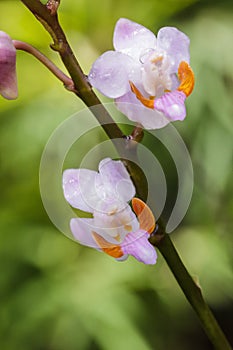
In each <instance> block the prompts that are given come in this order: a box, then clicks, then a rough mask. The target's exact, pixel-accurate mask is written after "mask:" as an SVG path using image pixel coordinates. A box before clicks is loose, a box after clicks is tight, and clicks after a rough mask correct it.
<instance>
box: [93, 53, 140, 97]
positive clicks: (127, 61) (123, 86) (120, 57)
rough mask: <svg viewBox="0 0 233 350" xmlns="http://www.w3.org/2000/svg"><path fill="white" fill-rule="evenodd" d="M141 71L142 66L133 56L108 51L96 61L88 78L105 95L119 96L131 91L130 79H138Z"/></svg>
mask: <svg viewBox="0 0 233 350" xmlns="http://www.w3.org/2000/svg"><path fill="white" fill-rule="evenodd" d="M139 73H140V66H139V65H138V66H137V64H136V63H135V62H134V60H133V59H132V58H131V57H129V56H127V55H125V54H123V53H121V52H115V51H107V52H105V53H104V54H103V55H101V56H100V57H99V58H98V59H97V60H96V61H95V62H94V64H93V66H92V68H91V71H90V73H89V76H88V80H89V82H90V83H91V85H92V86H93V87H94V88H96V89H98V90H99V91H100V92H101V93H102V94H103V95H105V96H107V97H110V98H117V97H119V96H122V95H124V94H125V93H126V92H127V91H129V89H130V86H129V79H131V80H134V81H135V80H138V79H139V78H138V75H139Z"/></svg>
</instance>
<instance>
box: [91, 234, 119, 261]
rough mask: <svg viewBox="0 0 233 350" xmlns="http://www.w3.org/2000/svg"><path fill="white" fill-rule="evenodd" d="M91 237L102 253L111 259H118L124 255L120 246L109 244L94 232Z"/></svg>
mask: <svg viewBox="0 0 233 350" xmlns="http://www.w3.org/2000/svg"><path fill="white" fill-rule="evenodd" d="M92 236H93V238H94V240H95V241H96V243H97V244H98V246H99V247H100V249H101V250H102V251H103V252H104V253H106V254H108V255H110V256H112V257H113V258H120V257H122V256H123V255H124V253H123V252H122V250H121V246H120V245H115V244H112V243H109V242H108V241H106V239H104V238H103V237H102V236H100V235H99V234H98V233H96V232H92Z"/></svg>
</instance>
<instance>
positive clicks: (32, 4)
mask: <svg viewBox="0 0 233 350" xmlns="http://www.w3.org/2000/svg"><path fill="white" fill-rule="evenodd" d="M21 1H22V3H23V4H24V5H25V6H26V7H27V8H28V9H29V10H30V11H31V12H32V13H33V14H34V15H35V16H36V18H37V19H38V20H39V21H40V22H41V23H42V25H43V26H44V27H45V29H46V30H47V31H48V32H49V33H50V35H51V37H52V39H53V41H54V43H53V44H52V45H51V47H52V48H53V49H54V50H56V51H58V52H59V54H60V57H61V59H62V61H63V63H64V65H65V67H66V68H67V70H68V72H69V74H70V76H71V79H72V81H73V82H74V89H75V93H76V95H77V96H78V97H79V98H81V100H82V101H83V102H84V103H85V104H86V106H87V107H92V106H95V105H99V106H100V108H98V109H96V110H93V111H92V112H93V113H94V115H95V117H96V118H97V120H98V121H99V123H100V124H101V125H102V127H103V128H104V130H105V132H106V133H107V135H108V136H109V138H110V139H112V140H113V139H114V138H123V137H124V134H123V133H122V131H121V130H120V128H119V127H118V125H116V124H115V122H114V120H113V119H112V117H111V115H110V114H109V113H108V112H107V111H106V109H105V108H104V106H103V105H102V104H101V101H100V100H99V99H98V97H97V96H96V95H95V93H94V92H93V90H92V88H91V86H90V85H89V83H88V81H87V78H86V76H85V74H84V73H83V71H82V69H81V67H80V65H79V63H78V61H77V59H76V58H75V56H74V54H73V52H72V50H71V48H70V46H69V44H68V42H67V40H66V37H65V34H64V32H63V30H62V28H61V26H60V24H59V21H58V16H57V13H56V12H55V13H53V14H51V11H50V10H49V9H48V7H47V6H46V5H43V4H42V3H41V2H40V1H38V0H21ZM137 131H138V132H139V135H140V134H141V130H140V128H139V129H136V130H135V133H137ZM129 142H131V140H129ZM118 151H119V153H120V155H121V156H122V155H124V154H126V153H127V152H126V151H125V149H118ZM125 152H126V153H125ZM135 156H136V152H135ZM123 158H124V157H123ZM127 167H128V169H129V171H130V174H131V177H132V179H133V181H134V183H135V185H136V189H138V188H142V187H144V186H142V185H141V184H139V182H140V180H141V175H138V169H135V167H133V166H131V168H130V166H128V164H127ZM141 191H142V192H141V194H139V193H138V194H139V196H141V195H142V199H143V198H144V196H145V188H143V189H142V190H141ZM150 242H151V243H152V244H153V245H155V246H157V248H158V249H159V250H160V252H161V254H162V255H163V256H164V258H165V260H166V262H167V264H168V266H169V268H170V269H171V271H172V273H173V274H174V276H175V278H176V280H177V282H178V284H179V286H180V287H181V289H182V291H183V292H184V294H185V296H186V298H187V300H188V301H189V303H190V305H191V306H192V308H193V309H194V311H195V312H196V314H197V316H198V318H199V319H200V321H201V324H202V327H203V329H204V330H205V332H206V334H207V336H208V338H209V339H210V341H211V342H212V344H213V346H214V348H215V349H216V350H230V349H231V346H230V344H229V343H228V341H227V339H226V337H225V335H224V334H223V332H222V330H221V328H220V327H219V325H218V323H217V321H216V320H215V318H214V316H213V314H212V312H211V310H210V309H209V307H208V305H207V304H206V302H205V300H204V299H203V297H202V294H201V291H200V288H199V287H198V286H197V285H196V284H195V282H194V281H193V279H192V278H191V276H190V274H189V273H188V271H187V269H186V268H185V266H184V264H183V262H182V261H181V259H180V257H179V255H178V253H177V251H176V249H175V247H174V245H173V243H172V241H171V239H170V237H169V236H168V235H167V234H166V233H165V230H164V229H163V226H162V225H160V224H159V230H158V231H157V232H156V234H155V235H152V236H151V238H150Z"/></svg>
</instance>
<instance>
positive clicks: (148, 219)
mask: <svg viewBox="0 0 233 350" xmlns="http://www.w3.org/2000/svg"><path fill="white" fill-rule="evenodd" d="M132 207H133V210H134V212H135V214H136V215H137V217H138V221H139V224H140V228H141V229H142V230H144V231H146V232H148V233H152V232H153V231H154V228H155V223H156V222H155V217H154V215H153V213H152V211H151V210H150V208H149V207H148V206H147V205H146V203H144V202H143V201H142V200H141V199H139V198H133V199H132Z"/></svg>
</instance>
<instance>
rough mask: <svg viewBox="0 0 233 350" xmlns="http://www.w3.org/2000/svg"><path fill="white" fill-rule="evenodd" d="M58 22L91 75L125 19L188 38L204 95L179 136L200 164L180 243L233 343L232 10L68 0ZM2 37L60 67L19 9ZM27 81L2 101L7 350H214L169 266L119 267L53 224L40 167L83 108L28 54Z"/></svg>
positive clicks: (205, 4)
mask: <svg viewBox="0 0 233 350" xmlns="http://www.w3.org/2000/svg"><path fill="white" fill-rule="evenodd" d="M59 11H60V19H61V23H62V24H63V26H64V28H65V30H66V33H67V36H68V38H69V40H70V42H71V44H72V47H73V49H74V51H75V53H76V54H77V57H78V59H79V60H80V63H81V65H82V67H83V69H84V71H85V72H88V70H89V68H90V66H91V63H92V62H93V61H94V60H95V59H96V58H97V57H98V55H99V54H100V53H102V52H103V51H105V50H108V49H111V47H112V32H113V28H114V25H115V22H116V21H117V19H118V18H119V17H127V18H129V19H131V20H134V21H136V22H139V23H141V24H143V25H145V26H147V27H149V28H150V29H151V30H153V31H154V32H156V31H157V30H158V28H160V27H161V26H166V25H174V26H177V27H178V28H179V29H181V30H183V31H184V32H185V33H186V34H187V35H188V36H189V37H190V39H191V63H192V67H193V69H194V71H195V75H196V86H195V91H194V93H193V94H192V96H191V97H190V98H189V100H188V107H187V108H188V117H187V119H186V121H185V122H184V123H176V124H175V126H176V127H177V129H178V130H179V132H180V133H181V135H182V137H183V138H184V140H185V142H186V144H187V146H188V148H189V151H190V154H191V157H192V160H193V165H194V172H195V189H194V195H193V200H192V203H191V205H190V208H189V211H188V213H187V215H186V217H185V220H184V221H183V223H182V225H181V226H180V227H179V228H178V229H177V230H176V231H175V232H174V233H173V235H172V239H173V240H174V241H175V244H176V246H177V247H178V250H179V252H180V254H181V256H182V257H183V260H184V262H185V263H186V264H187V266H188V268H189V269H190V271H191V273H192V274H193V275H194V278H196V279H197V280H198V281H199V283H200V285H201V286H202V288H203V291H204V294H205V295H206V298H207V301H208V302H209V304H210V305H211V307H212V308H213V309H214V311H215V312H216V315H217V319H219V321H220V324H221V325H222V326H223V328H224V330H225V331H226V333H228V335H229V336H230V333H231V332H230V329H231V328H230V321H231V320H230V310H232V295H233V274H232V264H233V260H232V213H233V197H232V193H233V185H232V155H233V143H232V139H233V137H232V136H233V123H232V117H233V115H232V111H233V99H232V96H233V60H232V55H233V41H232V32H233V6H232V2H230V1H229V2H228V1H222V2H221V3H219V2H217V1H211V2H210V1H202V2H199V1H195V0H177V1H175V0H164V1H162V2H161V1H159V0H156V1H155V0H153V1H151V0H150V1H147V2H144V1H139V0H134V1H132V0H127V1H125V0H124V1H123V0H119V1H118V2H116V1H112V0H102V1H101V2H94V1H90V0H77V1H72V0H62V1H61V6H60V10H59ZM0 30H3V31H6V32H8V33H9V34H10V35H11V36H12V38H14V39H18V40H24V41H28V42H29V43H31V44H33V45H34V46H36V47H37V48H39V49H40V50H41V51H43V52H44V53H45V54H47V55H48V56H49V57H50V58H51V59H53V60H54V61H55V62H56V63H57V64H58V65H59V66H60V67H61V68H62V65H61V63H60V61H59V58H58V57H57V54H56V53H55V52H53V51H51V50H50V49H49V43H50V38H49V37H48V34H47V33H46V32H45V31H44V30H43V28H42V27H41V25H40V24H39V23H38V22H37V21H36V20H35V19H34V18H33V16H32V15H31V14H30V13H29V11H28V10H27V9H26V8H25V7H24V6H23V5H22V3H21V2H20V1H4V0H1V2H0ZM17 71H18V81H19V94H20V96H19V99H17V100H16V101H11V102H10V101H5V100H3V99H2V98H1V99H0V150H1V153H0V157H1V158H0V166H1V172H0V177H1V197H0V198H1V203H0V206H1V207H0V264H1V274H0V295H1V298H0V310H1V311H0V347H1V349H3V350H16V349H17V350H39V349H40V350H42V349H43V350H64V349H67V350H76V349H77V350H92V349H93V350H94V349H104V350H117V349H127V350H131V349H132V350H133V349H138V350H149V349H159V350H164V349H174V350H175V349H177V350H178V349H179V350H186V349H189V350H192V349H196V348H198V349H211V347H210V346H209V344H208V342H207V340H206V339H205V336H204V334H203V332H202V330H200V328H199V324H198V321H197V320H196V317H195V316H194V314H193V312H192V310H191V309H190V307H189V305H188V304H187V302H186V300H185V299H184V297H183V295H182V293H181V291H180V290H179V288H178V286H177V284H176V282H175V281H174V278H173V277H172V275H171V273H170V272H169V270H168V268H167V266H166V263H165V262H164V261H163V258H162V257H161V256H160V257H159V261H158V264H157V265H156V266H155V267H150V266H143V265H142V264H140V263H138V262H137V261H134V260H133V259H129V260H128V261H127V262H125V263H117V262H115V261H114V260H112V259H110V258H109V257H107V256H105V255H104V254H100V253H98V252H96V251H92V250H91V249H88V248H85V247H82V246H80V245H78V244H76V243H74V242H73V241H71V240H69V239H68V238H66V237H65V236H63V235H62V234H61V233H60V232H58V231H57V230H56V228H55V227H54V226H53V225H52V223H51V222H50V221H49V219H48V217H47V214H46V212H45V210H44V208H43V205H42V202H41V199H40V194H39V178H38V171H39V164H40V157H41V154H42V151H43V148H44V146H45V144H46V142H47V140H48V138H49V136H50V134H51V133H52V132H53V130H54V129H55V128H56V127H57V126H58V125H59V124H60V123H61V122H62V121H63V120H64V119H65V118H67V117H68V116H70V115H71V114H73V113H74V112H76V111H78V110H81V109H82V108H83V107H84V106H83V104H82V103H81V102H80V101H79V100H78V99H77V98H76V97H75V96H73V95H72V94H71V93H69V92H67V91H65V90H64V88H63V87H62V85H61V84H60V83H59V82H58V81H57V80H56V79H55V78H54V77H53V76H52V75H51V74H50V73H49V72H47V71H46V69H45V68H44V67H42V66H41V65H40V64H39V63H38V62H37V61H36V60H35V59H34V58H33V57H31V56H29V55H27V54H25V53H24V52H18V53H17ZM101 98H102V97H101ZM102 100H103V101H106V99H105V98H102ZM73 166H75V165H73ZM174 182H175V181H174ZM174 186H175V183H174Z"/></svg>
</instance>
